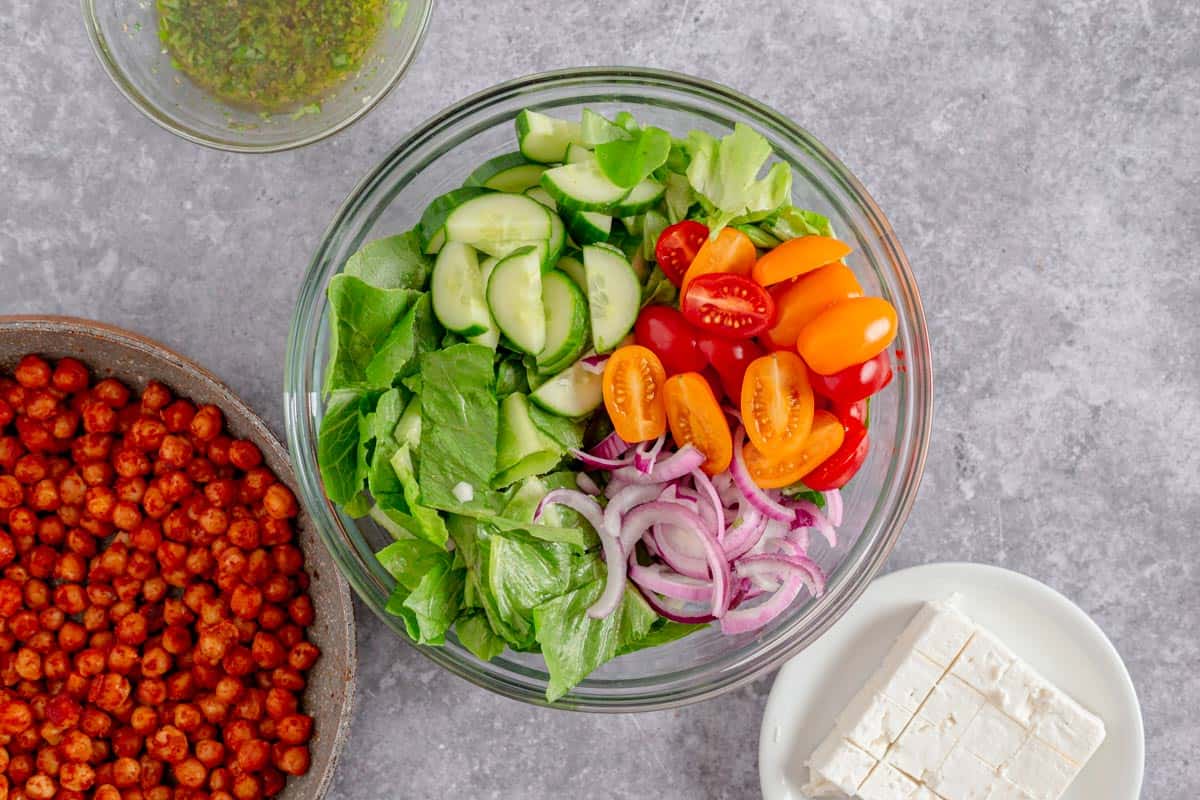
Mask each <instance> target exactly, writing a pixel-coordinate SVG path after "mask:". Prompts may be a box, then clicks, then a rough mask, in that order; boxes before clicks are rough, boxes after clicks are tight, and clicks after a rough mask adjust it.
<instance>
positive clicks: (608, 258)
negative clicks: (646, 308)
mask: <svg viewBox="0 0 1200 800" xmlns="http://www.w3.org/2000/svg"><path fill="white" fill-rule="evenodd" d="M583 268H584V271H585V272H586V274H587V298H588V310H589V312H590V314H591V323H592V343H593V344H594V345H595V347H596V351H597V352H599V353H607V352H608V351H609V350H612V349H614V348H615V347H616V346H617V345H618V344H619V343H620V341H621V339H622V338H624V336H625V335H626V334H627V333H629V331H630V330H632V329H633V323H634V322H636V321H637V315H638V310H639V308H640V307H641V300H642V285H641V283H640V282H639V281H638V277H637V274H636V273H635V272H634V271H633V267H632V266H630V264H629V262H628V261H626V260H625V255H624V254H623V253H622V252H621V251H620V250H619V249H617V248H615V247H610V246H608V245H603V244H593V245H588V246H587V247H584V248H583Z"/></svg>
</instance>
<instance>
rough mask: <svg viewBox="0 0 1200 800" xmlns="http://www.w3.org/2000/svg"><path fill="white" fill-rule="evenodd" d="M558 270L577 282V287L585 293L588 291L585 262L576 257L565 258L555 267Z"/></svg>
mask: <svg viewBox="0 0 1200 800" xmlns="http://www.w3.org/2000/svg"><path fill="white" fill-rule="evenodd" d="M554 268H555V269H557V270H560V271H561V272H563V273H565V274H566V275H567V277H569V278H570V279H571V280H573V281H575V285H576V286H578V287H579V288H580V289H582V290H583V291H585V292H586V291H587V273H586V272H584V269H583V262H582V261H580V260H579V259H578V258H576V257H575V256H563V257H562V258H560V259H559V260H558V264H556V265H555V267H554Z"/></svg>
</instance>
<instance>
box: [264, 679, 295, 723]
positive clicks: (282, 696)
mask: <svg viewBox="0 0 1200 800" xmlns="http://www.w3.org/2000/svg"><path fill="white" fill-rule="evenodd" d="M265 706H266V711H267V716H269V717H271V719H275V720H283V719H284V718H286V717H288V716H291V715H293V714H295V713H296V709H297V706H298V702H297V700H296V695H294V694H292V693H291V692H289V691H286V690H284V689H280V688H279V687H276V686H272V687H271V688H270V689H268V690H267V696H266V701H265Z"/></svg>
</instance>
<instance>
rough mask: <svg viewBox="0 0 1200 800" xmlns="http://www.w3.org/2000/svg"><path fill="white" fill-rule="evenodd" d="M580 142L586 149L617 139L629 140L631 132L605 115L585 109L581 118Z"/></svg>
mask: <svg viewBox="0 0 1200 800" xmlns="http://www.w3.org/2000/svg"><path fill="white" fill-rule="evenodd" d="M579 131H580V140H581V142H582V143H583V146H584V147H595V146H596V145H598V144H603V143H604V142H611V141H613V140H615V139H628V138H629V132H628V131H626V130H625V129H624V128H622V127H621V126H620V125H617V124H616V123H613V122H610V121H609V120H608V119H607V118H606V117H605V116H604V115H602V114H597V113H596V112H595V111H592V110H591V109H590V108H585V109H584V110H583V113H582V114H580V118H579Z"/></svg>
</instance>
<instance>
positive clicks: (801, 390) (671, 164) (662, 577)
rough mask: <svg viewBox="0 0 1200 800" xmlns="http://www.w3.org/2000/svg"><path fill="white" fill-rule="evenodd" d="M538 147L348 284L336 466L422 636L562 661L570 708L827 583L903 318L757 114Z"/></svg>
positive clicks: (557, 676) (634, 127)
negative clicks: (651, 661) (587, 689)
mask: <svg viewBox="0 0 1200 800" xmlns="http://www.w3.org/2000/svg"><path fill="white" fill-rule="evenodd" d="M514 134H515V138H514V140H513V143H512V146H513V150H512V152H508V153H504V154H502V155H498V156H495V157H492V158H489V159H487V160H486V161H484V162H483V163H481V164H479V165H477V166H476V168H474V169H473V170H472V171H470V172H469V174H468V175H467V177H466V180H465V182H464V183H463V185H462V186H460V187H458V188H454V189H452V190H450V191H448V192H445V193H443V194H441V195H440V196H438V197H437V198H436V199H434V200H433V201H432V202H431V203H429V205H428V207H427V208H426V209H425V211H424V213H423V214H422V215H421V217H420V220H419V222H418V223H417V225H416V226H415V227H413V228H412V229H411V230H408V231H404V232H396V233H394V234H393V235H390V236H387V237H384V238H380V239H376V240H374V241H370V242H368V243H367V244H366V245H365V246H363V247H362V248H361V249H360V250H358V251H357V252H356V253H354V254H353V255H352V256H350V257H349V258H348V259H347V261H346V263H345V266H344V269H343V270H342V272H341V273H340V274H338V275H336V276H334V277H333V278H332V279H331V280H330V281H329V284H328V287H327V298H328V306H329V317H328V321H329V336H328V362H327V364H326V366H325V370H324V385H323V387H322V391H323V395H324V402H325V408H324V416H323V419H322V420H321V422H320V428H319V434H318V437H317V445H316V450H317V464H318V465H319V470H320V476H321V480H322V486H323V490H324V492H325V494H326V496H327V497H328V499H329V500H330V501H332V502H333V503H335V504H337V505H338V506H339V507H340V509H341V510H342V511H343V512H344V513H345V514H347V515H349V516H350V517H354V518H362V517H369V518H370V519H372V520H373V521H374V522H375V523H377V524H378V525H379V526H381V527H382V528H384V529H385V530H387V531H388V532H389V533H390V534H391V536H392V537H393V539H394V540H393V541H391V542H390V543H388V544H387V545H386V546H383V547H381V548H379V549H378V551H377V553H376V558H377V559H378V563H379V565H380V566H382V568H383V569H384V570H386V572H387V573H388V574H390V575H391V577H392V578H393V579H394V581H395V583H394V588H393V589H392V590H391V593H390V596H389V597H388V599H387V601H386V605H385V610H386V612H387V613H388V614H390V615H394V616H395V617H397V618H398V619H400V620H402V622H403V627H404V629H405V631H406V632H407V635H408V636H409V637H410V638H411V639H412V640H413V641H414V642H416V643H418V644H422V645H442V644H443V643H444V642H445V641H446V637H447V635H448V634H450V635H452V636H453V637H454V638H455V639H456V640H457V642H458V643H460V644H461V645H462V646H463V647H465V648H466V649H467V650H469V651H470V652H471V653H473V654H474V655H475V656H476V657H477V658H479V659H482V660H485V661H486V660H490V659H493V658H495V657H497V656H499V655H501V654H502V653H504V652H505V651H506V650H508V651H516V652H520V653H540V655H541V657H542V658H543V659H544V662H545V668H546V671H547V673H548V680H547V682H546V687H545V697H546V700H547V701H550V702H553V701H555V700H557V699H558V698H560V697H561V696H563V695H564V694H566V693H567V692H569V691H570V690H571V689H572V688H573V687H575V686H576V685H577V684H579V683H580V682H581V681H583V680H584V679H585V678H586V677H587V676H588V675H589V674H590V673H592V672H593V671H594V670H596V669H597V668H599V667H600V666H601V665H603V664H604V663H606V662H608V661H609V660H611V659H613V658H615V657H617V656H619V655H623V654H628V653H631V652H634V651H638V650H644V649H647V648H653V647H659V646H662V645H665V644H667V643H669V642H673V641H675V640H678V639H681V638H683V637H687V636H690V635H693V634H695V633H697V632H699V631H701V630H704V629H706V628H708V627H710V626H716V627H717V628H718V629H719V630H720V631H721V632H722V633H723V634H727V635H740V634H747V633H753V632H755V631H758V630H759V629H761V628H763V627H764V626H766V625H768V624H769V623H771V622H772V621H774V620H775V619H776V618H778V617H779V616H780V615H782V614H784V613H785V612H786V611H788V609H789V608H790V607H791V606H792V604H793V603H795V602H796V601H797V599H798V598H801V597H809V598H819V597H820V596H821V595H822V594H823V593H824V591H825V587H826V583H827V575H826V571H825V569H823V568H822V566H821V565H820V564H819V563H818V561H817V560H816V559H814V558H813V557H811V556H810V548H812V547H814V546H819V547H822V548H826V549H828V548H834V547H836V546H837V533H836V529H837V526H838V525H839V524H840V523H841V520H842V517H843V511H844V509H843V501H842V497H841V495H840V492H839V490H840V489H841V488H842V487H843V486H844V485H846V484H847V482H849V481H850V480H851V479H852V478H853V476H854V475H855V473H856V472H857V470H858V469H859V468H860V467H861V465H862V464H863V463H864V461H865V460H866V458H867V455H868V452H869V446H870V435H869V433H868V428H869V406H868V403H869V398H870V397H871V396H872V395H874V394H875V393H876V392H878V391H880V390H881V389H883V388H884V387H886V386H887V385H888V384H889V382H890V380H891V378H892V375H893V372H892V363H891V359H890V357H889V355H888V352H887V348H888V346H889V345H890V344H891V343H892V341H893V339H894V337H895V335H896V331H897V313H896V310H895V308H894V307H893V306H892V304H891V303H890V302H888V301H887V300H885V299H883V298H881V297H874V296H870V294H869V293H868V292H866V291H864V289H863V287H862V286H861V285H860V284H859V281H858V280H857V279H856V277H855V274H854V272H853V271H852V270H851V269H850V268H849V267H847V266H846V265H845V263H843V259H844V258H845V257H846V256H848V255H849V254H850V253H851V251H852V247H851V246H850V245H849V244H847V243H845V242H843V241H841V240H839V239H838V238H837V237H836V236H835V233H834V231H833V229H832V226H831V224H830V221H829V220H828V219H827V218H826V217H825V216H823V215H822V214H819V213H816V212H815V211H810V210H805V209H803V208H799V207H796V206H795V205H793V202H792V173H791V168H790V166H789V164H788V163H787V162H786V161H782V160H778V159H775V158H773V157H772V156H773V153H772V148H771V145H770V143H769V142H768V141H767V139H766V138H765V137H764V136H762V135H761V134H760V133H758V132H757V131H755V130H754V129H753V128H752V127H750V126H748V125H746V124H743V123H737V124H735V125H734V126H733V129H732V131H731V132H729V133H727V134H726V135H724V136H720V137H718V136H714V135H712V134H710V133H708V132H706V131H704V130H699V129H697V130H691V131H684V132H680V131H669V130H666V129H664V128H662V127H658V126H656V125H653V124H644V123H642V122H639V120H638V119H636V118H635V117H634V116H633V115H631V114H629V113H617V114H615V115H613V116H612V118H608V117H606V116H604V115H603V114H601V113H599V112H597V111H594V110H592V109H590V108H584V109H583V110H582V113H581V115H580V116H579V117H578V118H565V117H562V116H555V115H551V114H546V113H541V112H539V111H535V110H531V109H525V110H522V111H521V112H520V113H519V114H517V115H516V119H515V130H514ZM818 538H819V542H817V544H816V545H814V541H815V540H817V539H818ZM451 632H452V633H451Z"/></svg>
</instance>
